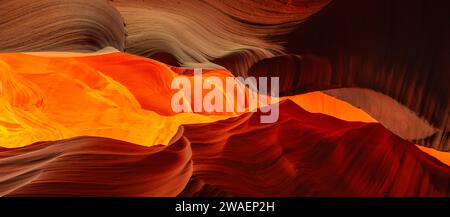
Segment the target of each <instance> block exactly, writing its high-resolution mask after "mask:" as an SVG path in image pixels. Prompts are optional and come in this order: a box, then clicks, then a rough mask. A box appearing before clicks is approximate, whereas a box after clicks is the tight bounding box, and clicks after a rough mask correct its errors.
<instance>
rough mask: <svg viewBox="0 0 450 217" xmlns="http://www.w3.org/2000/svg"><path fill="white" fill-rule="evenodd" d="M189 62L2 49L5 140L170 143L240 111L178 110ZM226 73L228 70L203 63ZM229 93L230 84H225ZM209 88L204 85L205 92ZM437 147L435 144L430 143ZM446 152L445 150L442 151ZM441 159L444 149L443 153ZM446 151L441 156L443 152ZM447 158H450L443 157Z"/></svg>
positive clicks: (355, 114) (355, 112) (326, 103)
mask: <svg viewBox="0 0 450 217" xmlns="http://www.w3.org/2000/svg"><path fill="white" fill-rule="evenodd" d="M179 75H183V76H187V77H188V78H189V80H190V81H191V82H192V83H193V82H194V81H193V80H194V79H193V75H192V74H190V73H189V72H188V71H186V70H184V69H179V68H174V67H170V66H167V65H165V64H163V63H160V62H157V61H154V60H150V59H147V58H141V57H137V56H133V55H128V54H125V53H119V52H113V53H107V54H101V55H85V56H83V55H76V54H73V55H69V54H66V53H51V54H46V55H44V54H39V56H38V55H30V54H20V53H16V54H0V81H1V84H2V88H1V96H0V113H1V114H2V115H1V116H0V146H1V147H7V148H12V147H21V146H25V145H29V144H32V143H35V142H39V141H49V140H60V139H66V138H72V137H77V136H99V137H107V138H113V139H118V140H122V141H126V142H131V143H135V144H139V145H143V146H152V145H156V144H168V143H169V142H170V140H171V139H172V137H173V136H174V135H175V133H176V132H177V130H178V128H179V127H180V126H181V125H183V124H193V123H211V122H215V121H218V120H223V119H227V118H230V117H234V116H237V115H238V114H236V113H226V112H223V113H217V112H215V113H212V114H209V113H206V112H200V113H191V112H187V113H175V112H173V110H172V108H171V98H172V96H173V94H175V93H176V92H177V90H172V89H171V88H170V85H171V82H172V79H173V78H175V77H176V76H179ZM210 76H216V77H219V78H220V79H221V80H222V81H224V80H225V78H226V77H230V76H232V75H231V73H230V72H228V71H226V70H205V71H204V72H203V79H206V78H208V77H210ZM221 91H222V93H223V95H224V99H225V100H230V99H229V98H226V96H225V95H226V94H227V93H226V90H221ZM207 92H208V91H205V90H204V93H207ZM284 99H291V100H292V101H294V102H295V103H296V104H298V105H299V106H301V107H302V108H304V109H305V110H307V111H309V112H313V113H323V114H327V115H331V116H334V117H337V118H339V119H342V120H346V121H362V122H376V120H375V119H373V118H372V117H370V115H368V114H367V113H365V112H364V111H362V110H361V109H358V108H356V107H353V106H352V105H350V104H348V103H346V102H343V101H341V100H338V99H335V98H333V97H331V96H328V95H326V94H324V93H322V92H311V93H307V94H301V95H296V96H292V97H282V98H281V99H280V100H284ZM427 153H429V154H431V155H434V152H430V151H427ZM445 154H446V153H445ZM443 156H444V159H445V157H446V155H443ZM438 158H442V157H438ZM441 161H443V162H445V163H447V164H448V163H449V162H448V159H447V160H441Z"/></svg>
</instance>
